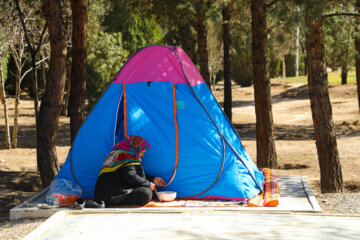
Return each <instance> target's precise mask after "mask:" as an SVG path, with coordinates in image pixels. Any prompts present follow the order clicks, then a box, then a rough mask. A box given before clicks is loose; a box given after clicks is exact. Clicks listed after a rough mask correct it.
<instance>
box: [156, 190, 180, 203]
mask: <svg viewBox="0 0 360 240" xmlns="http://www.w3.org/2000/svg"><path fill="white" fill-rule="evenodd" d="M157 196H158V198H159V200H160V201H161V202H171V201H173V200H175V198H176V192H173V191H162V192H157Z"/></svg>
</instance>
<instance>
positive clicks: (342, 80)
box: [341, 68, 348, 85]
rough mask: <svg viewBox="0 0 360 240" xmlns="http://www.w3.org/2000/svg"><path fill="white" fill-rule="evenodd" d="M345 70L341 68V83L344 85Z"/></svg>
mask: <svg viewBox="0 0 360 240" xmlns="http://www.w3.org/2000/svg"><path fill="white" fill-rule="evenodd" d="M347 74H348V72H347V70H346V69H345V68H341V84H342V85H345V84H347Z"/></svg>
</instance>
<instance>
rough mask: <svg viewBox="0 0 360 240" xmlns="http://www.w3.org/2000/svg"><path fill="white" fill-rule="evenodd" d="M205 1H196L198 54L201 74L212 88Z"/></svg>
mask: <svg viewBox="0 0 360 240" xmlns="http://www.w3.org/2000/svg"><path fill="white" fill-rule="evenodd" d="M205 7H206V6H205V3H204V0H196V3H195V8H196V23H197V37H198V53H199V62H200V73H201V76H202V77H203V79H204V81H205V82H206V84H207V85H208V87H209V88H210V87H211V86H210V79H209V60H208V50H207V33H206V16H205V9H206V8H205Z"/></svg>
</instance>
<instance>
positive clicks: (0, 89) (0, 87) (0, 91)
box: [0, 57, 11, 149]
mask: <svg viewBox="0 0 360 240" xmlns="http://www.w3.org/2000/svg"><path fill="white" fill-rule="evenodd" d="M0 98H1V103H2V104H3V105H4V118H5V137H6V139H5V143H6V148H7V149H11V145H10V127H9V114H8V108H7V101H6V94H5V88H4V72H3V64H2V57H1V58H0Z"/></svg>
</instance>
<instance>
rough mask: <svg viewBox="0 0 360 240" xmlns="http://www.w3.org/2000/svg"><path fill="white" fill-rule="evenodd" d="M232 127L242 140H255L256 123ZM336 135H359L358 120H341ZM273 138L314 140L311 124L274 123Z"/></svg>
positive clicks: (359, 125) (359, 122)
mask: <svg viewBox="0 0 360 240" xmlns="http://www.w3.org/2000/svg"><path fill="white" fill-rule="evenodd" d="M234 127H235V129H236V131H237V132H238V134H239V135H240V136H241V139H243V140H256V124H255V123H250V124H234ZM335 131H336V137H337V138H344V137H354V136H360V121H353V122H342V123H340V124H337V125H336V129H335ZM274 135H275V140H315V132H314V127H313V126H312V125H308V126H303V125H286V124H282V125H279V124H276V125H275V129H274Z"/></svg>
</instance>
